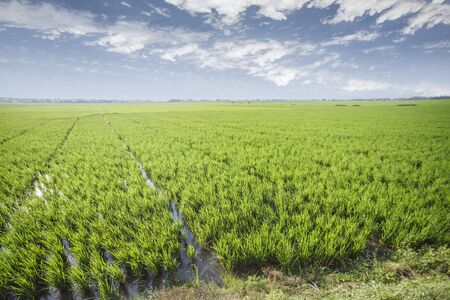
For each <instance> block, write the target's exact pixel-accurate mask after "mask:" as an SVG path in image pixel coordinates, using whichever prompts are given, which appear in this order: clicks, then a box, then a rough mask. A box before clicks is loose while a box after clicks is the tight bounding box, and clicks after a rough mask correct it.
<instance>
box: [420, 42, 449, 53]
mask: <svg viewBox="0 0 450 300" xmlns="http://www.w3.org/2000/svg"><path fill="white" fill-rule="evenodd" d="M413 48H417V49H422V50H424V51H425V52H426V53H433V52H436V51H438V50H446V51H448V52H450V41H437V42H429V43H425V44H422V45H419V46H414V47H413Z"/></svg>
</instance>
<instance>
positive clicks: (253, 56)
mask: <svg viewBox="0 0 450 300" xmlns="http://www.w3.org/2000/svg"><path fill="white" fill-rule="evenodd" d="M302 48H304V47H303V45H300V44H298V45H297V44H292V43H289V42H286V43H282V42H279V41H276V40H265V41H257V40H241V41H220V42H216V43H214V44H213V45H212V46H211V47H199V46H198V45H197V44H190V45H186V46H183V47H175V48H172V49H159V50H156V51H154V53H158V54H159V55H160V56H161V58H163V59H167V60H170V61H175V60H176V59H178V58H184V59H186V60H189V61H192V62H193V63H195V64H197V65H199V66H200V67H202V68H212V69H218V70H228V69H240V70H243V71H245V72H246V73H247V74H248V75H251V76H254V77H261V78H264V79H266V80H269V81H272V82H274V83H275V84H277V85H279V86H285V85H287V84H288V83H289V82H290V81H292V80H294V79H296V78H297V76H298V75H299V74H300V71H299V70H298V69H297V68H295V67H291V66H289V64H287V63H284V62H283V61H282V59H285V58H287V57H289V56H290V55H292V54H301V53H302V51H304V50H302Z"/></svg>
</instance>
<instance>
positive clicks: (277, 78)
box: [0, 0, 450, 100]
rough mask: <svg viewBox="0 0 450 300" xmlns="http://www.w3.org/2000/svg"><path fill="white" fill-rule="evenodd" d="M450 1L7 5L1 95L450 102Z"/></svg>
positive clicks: (1, 30)
mask: <svg viewBox="0 0 450 300" xmlns="http://www.w3.org/2000/svg"><path fill="white" fill-rule="evenodd" d="M449 78H450V1H444V0H364V1H362V0H278V1H269V0H233V1H231V0H139V1H138V0H126V1H125V0H124V1H122V0H113V1H106V0H103V1H97V0H60V1H56V0H45V1H22V0H13V1H10V0H8V1H3V0H0V96H7V97H31V98H88V99H94V98H96V99H105V98H106V99H150V100H167V99H267V98H276V99H322V98H376V97H410V96H416V95H420V96H439V95H450V79H449Z"/></svg>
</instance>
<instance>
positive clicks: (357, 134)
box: [0, 101, 450, 299]
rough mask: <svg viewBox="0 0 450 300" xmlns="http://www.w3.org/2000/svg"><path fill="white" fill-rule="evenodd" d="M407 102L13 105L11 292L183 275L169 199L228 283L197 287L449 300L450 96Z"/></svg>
mask: <svg viewBox="0 0 450 300" xmlns="http://www.w3.org/2000/svg"><path fill="white" fill-rule="evenodd" d="M401 103H403V102H396V101H392V102H389V101H387V102H379V103H378V102H358V103H354V102H348V103H346V102H343V104H345V105H346V106H336V103H335V102H319V103H314V102H305V103H303V102H287V103H251V104H248V103H238V104H233V103H190V104H185V103H173V104H141V105H139V104H132V105H131V104H130V105H125V104H117V105H111V104H108V105H99V104H96V105H0V122H1V126H0V154H1V155H0V162H1V164H0V217H1V218H0V220H1V221H0V246H1V250H0V270H1V272H0V298H2V297H6V295H11V294H13V295H17V296H19V297H30V298H33V297H37V296H38V295H40V294H41V293H42V290H43V289H46V288H48V287H54V288H58V289H60V290H71V289H80V290H88V289H92V288H93V289H95V290H97V291H98V293H99V297H100V298H103V299H108V298H111V297H115V296H117V295H118V294H119V286H120V284H123V283H125V282H127V281H129V280H130V279H143V278H145V277H146V276H148V274H149V273H151V274H154V275H157V274H161V273H162V272H164V271H168V272H169V274H170V276H169V277H172V278H173V277H174V276H175V273H176V267H177V264H178V263H179V262H180V257H179V240H180V238H183V236H182V232H181V231H180V228H181V224H178V223H177V224H176V223H174V222H173V220H172V218H171V215H170V209H169V203H170V201H171V200H174V201H176V203H177V206H178V208H179V209H180V210H181V212H182V213H183V214H184V220H185V222H186V224H187V225H188V227H189V228H190V229H191V230H192V231H193V233H194V234H195V236H196V238H197V241H198V242H199V243H200V244H201V246H202V247H204V248H206V249H209V250H213V251H215V252H216V253H217V256H218V258H219V261H220V263H221V264H222V265H223V266H224V267H225V269H226V274H227V275H226V276H227V277H229V278H228V279H227V280H228V281H227V282H226V284H225V287H224V288H222V289H217V288H214V287H208V288H205V287H204V286H203V285H202V283H201V282H198V273H197V277H196V280H194V283H193V284H194V285H195V286H198V287H192V288H188V287H183V288H181V290H182V289H188V291H187V293H191V292H192V293H194V295H195V293H196V292H201V293H216V294H217V295H223V296H224V297H227V296H230V295H235V296H238V297H243V296H246V294H245V293H247V292H248V293H249V295H250V296H249V297H250V298H252V297H253V296H254V298H255V297H256V298H270V297H272V298H283V297H287V298H289V297H294V298H295V297H300V298H301V297H303V295H304V293H306V294H305V295H306V296H307V297H330V298H339V297H341V298H347V297H350V296H352V297H354V298H358V297H364V296H368V297H369V296H370V295H374V296H373V297H369V298H376V299H377V297H378V298H379V299H391V298H392V299H396V298H412V297H416V296H417V297H419V296H420V295H422V294H421V293H425V294H423V298H426V297H429V298H430V299H431V298H433V297H434V298H440V297H441V296H442V295H444V293H445V292H446V291H447V290H448V289H445V288H444V286H445V285H446V284H447V283H448V258H449V253H448V250H447V248H446V247H447V246H448V245H449V243H450V233H449V232H450V230H449V229H450V219H449V217H448V216H449V215H450V161H449V157H450V142H449V136H450V123H449V120H450V101H408V104H416V106H399V105H398V104H401ZM355 104H357V105H359V106H354V105H355ZM105 118H107V120H108V121H109V124H108V122H106V121H105ZM110 125H111V126H112V128H110ZM111 129H113V130H114V131H112V130H111ZM124 142H125V143H126V145H127V146H128V149H127V148H126V147H125V145H124ZM129 151H131V152H132V153H134V155H135V156H136V157H137V158H138V159H139V160H140V161H141V162H142V164H143V165H144V167H145V170H146V171H147V174H148V175H149V177H151V179H152V181H153V182H154V183H155V184H156V186H157V187H158V188H159V189H160V190H162V191H163V192H156V191H154V190H152V189H151V188H149V187H148V186H147V185H146V183H145V180H144V179H143V177H142V176H141V172H140V170H139V166H138V164H137V162H136V160H135V159H134V158H133V157H131V155H130V153H129ZM36 187H39V188H40V189H41V192H42V194H43V195H42V197H38V196H37V195H35V193H34V191H35V189H36ZM424 247H425V248H426V249H431V250H421V249H424ZM440 247H443V248H440ZM410 249H412V250H410ZM186 251H187V253H188V255H189V256H191V257H194V256H195V249H193V248H192V247H191V248H190V247H188V248H187V249H186ZM421 251H425V252H421ZM70 253H71V254H70ZM72 255H73V257H72ZM383 255H384V256H386V257H384V258H383V259H382V260H380V259H381V258H380V257H381V256H383ZM368 256H370V258H368ZM372 256H375V258H373V257H372ZM363 257H365V258H364V259H363ZM386 259H387V260H386ZM443 261H444V262H443ZM414 263H416V264H414ZM445 266H447V269H445ZM267 267H269V269H266V268H267ZM436 268H437V269H436ZM439 268H443V269H442V270H441V269H439ZM262 269H264V270H271V269H273V270H276V272H275V273H274V274H272V275H270V274H269V275H267V274H266V276H261V275H257V276H256V277H255V276H244V277H243V278H241V277H239V276H241V275H242V274H246V272H247V273H248V272H250V270H262ZM444 269H445V270H444ZM196 271H197V272H198V271H199V270H196ZM277 272H279V273H277ZM397 272H400V273H399V274H400V277H402V278H399V277H398V276H399V274H398V273H397ZM233 274H237V275H239V276H238V277H236V276H234V275H233ZM277 274H278V275H279V274H281V275H280V276H281V279H280V278H278V277H279V276H278V275H277ZM270 276H272V277H273V276H275V277H276V278H278V279H276V280H275V281H274V280H273V278H271V277H270ZM277 276H278V277H277ZM308 276H309V277H308ZM446 276H447V277H446ZM403 277H404V278H403ZM230 278H231V279H230ZM305 278H306V279H305ZM311 278H312V279H311ZM296 280H297V281H296ZM305 280H306V281H305ZM291 281H292V282H293V284H294V285H295V286H294V287H293V286H292V284H291V283H289V282H291ZM348 282H350V283H351V282H357V285H355V286H354V287H355V288H349V286H347V285H348ZM346 284H347V285H346ZM303 287H304V288H305V290H303ZM299 289H300V290H299ZM317 289H318V290H317ZM172 291H173V292H177V289H174V290H172ZM427 293H428V294H427ZM252 295H253V296H252ZM384 295H385V296H384ZM433 295H434V296H433ZM441 298H442V297H441Z"/></svg>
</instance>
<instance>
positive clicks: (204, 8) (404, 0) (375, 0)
mask: <svg viewBox="0 0 450 300" xmlns="http://www.w3.org/2000/svg"><path fill="white" fill-rule="evenodd" d="M165 1H166V2H167V3H170V4H172V5H175V6H177V7H178V8H180V9H184V10H187V11H188V12H190V13H193V14H195V13H200V14H212V15H215V14H218V15H219V17H220V18H221V21H222V22H223V23H224V24H225V25H228V26H230V25H234V24H236V23H237V22H239V20H240V18H241V16H242V14H243V13H244V12H245V11H246V10H247V8H249V7H251V6H256V7H258V11H257V14H259V15H261V16H265V17H267V18H270V19H273V20H279V21H280V20H285V19H286V18H287V15H288V14H289V13H292V12H293V11H295V10H298V9H301V8H303V7H305V6H306V7H309V8H321V9H325V8H329V7H330V6H332V5H336V6H337V7H338V9H337V12H336V14H335V15H334V16H332V17H331V18H328V19H326V20H324V23H329V24H336V23H340V22H352V21H355V20H357V19H358V18H361V17H364V16H367V15H368V16H375V15H378V17H377V21H376V22H377V23H378V24H382V23H385V22H387V21H393V20H398V19H400V18H402V17H407V18H408V25H407V26H406V27H405V28H404V29H403V33H404V34H413V33H414V32H415V31H416V30H417V29H420V28H423V27H426V28H431V27H433V26H435V25H437V24H441V23H442V24H447V25H449V24H450V5H448V4H446V3H445V1H444V0H432V1H429V0H364V1H362V0H282V1H270V0H233V1H230V0H165Z"/></svg>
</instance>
